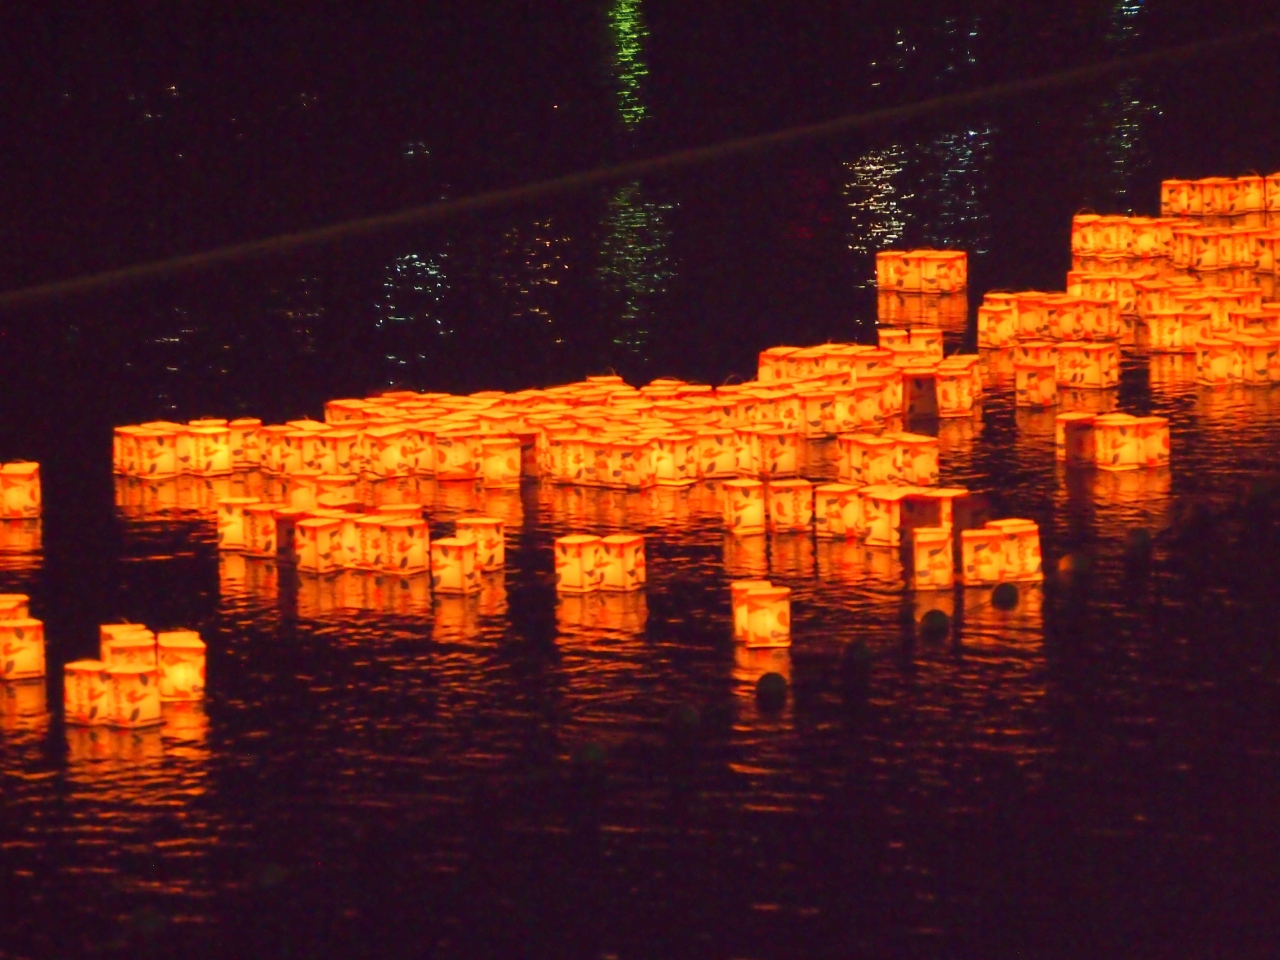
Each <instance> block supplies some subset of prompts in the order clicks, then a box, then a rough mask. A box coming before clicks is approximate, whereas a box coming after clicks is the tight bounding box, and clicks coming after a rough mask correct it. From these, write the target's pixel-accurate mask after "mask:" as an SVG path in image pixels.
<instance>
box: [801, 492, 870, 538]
mask: <svg viewBox="0 0 1280 960" xmlns="http://www.w3.org/2000/svg"><path fill="white" fill-rule="evenodd" d="M813 516H814V532H815V534H816V535H817V536H819V537H824V538H825V537H861V536H862V535H863V533H864V523H863V520H862V498H861V497H859V496H858V488H857V487H855V486H853V485H852V484H849V483H824V484H821V485H819V486H818V487H815V488H814V513H813Z"/></svg>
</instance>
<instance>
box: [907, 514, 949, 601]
mask: <svg viewBox="0 0 1280 960" xmlns="http://www.w3.org/2000/svg"><path fill="white" fill-rule="evenodd" d="M911 551H912V584H913V585H914V587H915V589H917V590H943V589H950V587H951V585H952V584H953V582H954V581H955V560H954V558H953V550H952V543H951V531H950V530H949V529H948V528H946V527H916V528H915V529H914V530H912V531H911Z"/></svg>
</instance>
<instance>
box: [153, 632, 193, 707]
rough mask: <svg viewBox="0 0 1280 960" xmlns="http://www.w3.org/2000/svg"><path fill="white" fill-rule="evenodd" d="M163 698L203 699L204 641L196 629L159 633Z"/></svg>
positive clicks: (158, 657) (157, 650) (158, 661)
mask: <svg viewBox="0 0 1280 960" xmlns="http://www.w3.org/2000/svg"><path fill="white" fill-rule="evenodd" d="M156 659H157V663H158V666H159V670H160V677H159V682H160V699H161V700H200V699H203V697H204V671H205V644H204V641H203V640H201V639H200V634H198V633H196V632H195V631H194V630H169V631H164V632H161V633H158V634H156Z"/></svg>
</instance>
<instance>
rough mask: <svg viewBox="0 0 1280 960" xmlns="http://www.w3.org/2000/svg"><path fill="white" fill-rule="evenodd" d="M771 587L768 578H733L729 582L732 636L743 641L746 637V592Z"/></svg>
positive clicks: (748, 613) (748, 622) (748, 617)
mask: <svg viewBox="0 0 1280 960" xmlns="http://www.w3.org/2000/svg"><path fill="white" fill-rule="evenodd" d="M772 587H773V584H772V583H770V582H769V581H768V580H735V581H733V582H732V583H730V584H729V595H730V599H731V605H732V608H733V638H734V639H735V640H743V641H745V640H746V639H747V633H748V629H749V626H750V611H749V610H748V608H747V594H749V593H752V592H755V591H759V590H770V589H772Z"/></svg>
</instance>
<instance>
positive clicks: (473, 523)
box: [456, 517, 506, 571]
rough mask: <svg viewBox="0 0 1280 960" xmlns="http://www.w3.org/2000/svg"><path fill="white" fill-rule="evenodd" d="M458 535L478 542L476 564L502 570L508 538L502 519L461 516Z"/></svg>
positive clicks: (458, 523)
mask: <svg viewBox="0 0 1280 960" xmlns="http://www.w3.org/2000/svg"><path fill="white" fill-rule="evenodd" d="M456 526H457V533H456V536H457V537H458V539H460V540H474V541H475V542H476V564H477V565H478V566H479V568H480V569H481V570H484V571H494V570H501V569H502V568H503V566H504V565H505V564H506V538H505V532H504V527H505V525H504V524H503V522H502V521H501V520H498V519H496V518H494V517H459V518H458V521H457V524H456Z"/></svg>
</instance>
